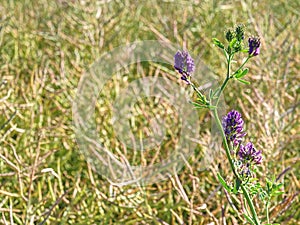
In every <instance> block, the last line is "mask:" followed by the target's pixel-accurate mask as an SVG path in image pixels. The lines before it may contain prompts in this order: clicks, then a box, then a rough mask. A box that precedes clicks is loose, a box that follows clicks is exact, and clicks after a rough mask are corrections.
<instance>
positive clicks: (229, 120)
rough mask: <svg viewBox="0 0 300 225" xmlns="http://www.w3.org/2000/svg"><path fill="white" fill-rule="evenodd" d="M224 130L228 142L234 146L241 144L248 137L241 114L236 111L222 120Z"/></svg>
mask: <svg viewBox="0 0 300 225" xmlns="http://www.w3.org/2000/svg"><path fill="white" fill-rule="evenodd" d="M222 125H223V129H224V132H225V135H226V138H227V141H231V142H232V143H233V145H234V146H237V145H239V144H240V143H241V141H242V138H243V137H244V136H245V135H246V132H244V128H243V125H244V121H243V119H242V116H241V114H240V113H239V112H238V111H236V110H232V111H230V112H229V113H228V114H227V115H226V116H224V117H223V120H222Z"/></svg>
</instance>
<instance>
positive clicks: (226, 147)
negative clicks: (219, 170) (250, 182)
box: [212, 54, 260, 225]
mask: <svg viewBox="0 0 300 225" xmlns="http://www.w3.org/2000/svg"><path fill="white" fill-rule="evenodd" d="M232 57H233V55H232V54H231V55H229V56H228V59H227V74H226V79H225V80H224V82H223V84H222V86H221V89H220V91H219V92H218V96H217V101H216V104H215V108H213V109H212V111H213V114H214V117H215V120H216V122H217V126H218V128H219V130H220V131H221V135H222V140H223V143H224V146H225V152H226V156H227V159H228V161H229V164H230V167H231V170H232V172H233V174H234V176H235V178H236V179H238V180H241V179H240V177H239V175H238V173H237V172H236V170H235V167H234V163H233V160H232V157H231V154H230V149H229V146H228V142H227V139H226V135H225V133H224V130H223V126H222V123H221V121H220V118H219V115H218V111H217V106H218V103H219V100H220V96H221V94H222V92H223V90H224V89H225V87H226V85H227V83H228V81H229V80H230V78H231V76H230V65H231V60H232ZM249 58H250V57H248V58H247V59H246V60H245V62H244V63H243V64H242V65H241V66H240V68H242V67H243V66H244V65H245V64H246V62H247V61H248V59H249ZM240 183H241V189H242V191H243V195H244V196H245V198H246V201H247V203H248V205H249V207H250V210H251V214H252V217H253V218H252V219H253V220H254V222H255V224H256V225H260V222H259V219H258V217H257V214H256V211H255V207H254V205H253V202H252V200H251V198H250V195H249V193H248V192H247V190H246V188H245V187H244V185H243V184H242V182H240Z"/></svg>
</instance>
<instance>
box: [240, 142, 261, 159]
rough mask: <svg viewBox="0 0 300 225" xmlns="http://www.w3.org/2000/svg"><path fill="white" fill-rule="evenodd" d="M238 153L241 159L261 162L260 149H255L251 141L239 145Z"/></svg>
mask: <svg viewBox="0 0 300 225" xmlns="http://www.w3.org/2000/svg"><path fill="white" fill-rule="evenodd" d="M238 155H239V157H240V158H241V160H243V161H248V162H254V163H255V164H261V161H262V155H261V151H258V150H256V148H255V147H254V146H253V144H252V143H251V142H248V143H247V144H246V145H245V146H244V145H241V146H240V149H239V151H238Z"/></svg>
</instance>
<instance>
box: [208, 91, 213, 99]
mask: <svg viewBox="0 0 300 225" xmlns="http://www.w3.org/2000/svg"><path fill="white" fill-rule="evenodd" d="M212 98H213V90H212V89H209V99H212Z"/></svg>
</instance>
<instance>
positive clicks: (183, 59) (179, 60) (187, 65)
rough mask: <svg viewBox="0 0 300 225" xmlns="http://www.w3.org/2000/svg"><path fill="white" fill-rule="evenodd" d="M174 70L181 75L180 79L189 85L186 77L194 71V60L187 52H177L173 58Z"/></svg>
mask: <svg viewBox="0 0 300 225" xmlns="http://www.w3.org/2000/svg"><path fill="white" fill-rule="evenodd" d="M174 68H175V69H176V70H177V71H178V72H179V73H180V74H181V79H182V80H184V81H186V82H187V83H189V80H188V77H190V76H191V75H192V73H193V72H194V69H195V65H194V59H193V58H192V57H191V56H190V54H189V53H188V52H187V51H182V52H181V51H177V53H176V54H175V56H174Z"/></svg>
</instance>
